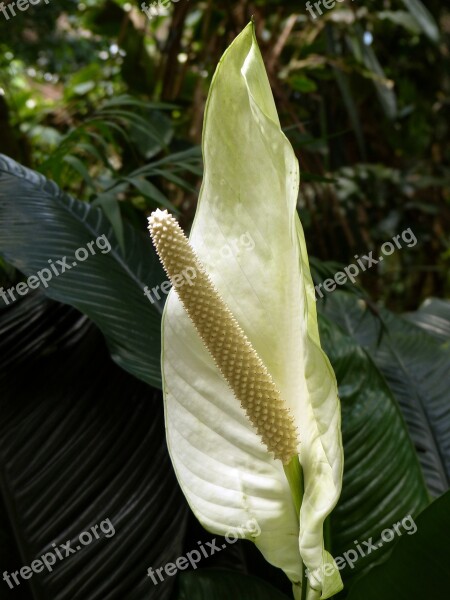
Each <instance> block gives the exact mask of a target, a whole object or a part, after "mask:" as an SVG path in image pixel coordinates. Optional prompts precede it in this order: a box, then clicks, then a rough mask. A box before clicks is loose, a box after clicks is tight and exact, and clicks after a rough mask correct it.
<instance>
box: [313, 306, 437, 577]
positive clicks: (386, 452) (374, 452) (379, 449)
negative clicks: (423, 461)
mask: <svg viewBox="0 0 450 600" xmlns="http://www.w3.org/2000/svg"><path fill="white" fill-rule="evenodd" d="M320 323H321V339H322V343H323V345H324V348H325V351H326V353H327V354H328V356H329V358H330V361H331V363H332V365H333V368H334V370H335V372H336V377H337V381H338V385H339V396H340V398H341V402H342V435H343V441H344V481H343V489H342V494H341V498H340V500H339V502H338V505H337V507H336V509H335V510H334V512H333V513H332V521H331V522H332V553H333V556H334V557H335V559H336V557H341V558H342V560H341V561H338V563H337V564H338V567H341V568H342V569H343V570H342V571H341V575H342V577H343V579H344V583H346V584H347V585H348V584H349V583H351V582H352V580H353V577H354V576H355V575H357V574H360V573H361V572H364V571H365V570H367V569H368V568H369V567H370V566H371V565H373V563H374V562H375V563H377V562H379V561H382V560H384V559H385V558H386V556H387V554H388V553H389V551H390V549H391V548H390V546H389V544H388V543H387V544H386V543H384V544H383V543H382V547H379V548H377V551H376V552H373V553H371V554H370V555H369V554H367V555H366V556H360V555H359V554H358V551H357V547H356V544H355V542H357V543H359V544H360V545H361V547H362V548H363V549H364V548H365V544H364V541H368V540H369V539H370V538H373V541H374V543H376V544H380V543H381V540H380V535H381V533H382V531H384V529H387V528H392V526H393V525H394V524H395V523H397V522H398V521H401V520H402V519H403V518H404V517H405V516H407V515H409V514H412V515H416V514H417V513H418V512H419V511H420V510H421V509H422V508H424V506H426V505H427V503H428V496H427V490H426V487H425V484H424V481H423V477H422V473H421V471H420V465H419V462H418V460H417V457H416V454H415V452H414V447H413V445H412V443H411V441H410V439H409V436H408V431H407V428H406V425H405V423H404V421H403V418H402V416H401V413H400V411H399V409H398V407H397V404H396V402H395V400H394V398H393V397H392V394H391V392H390V391H389V388H388V387H387V385H386V383H385V381H384V379H383V377H382V376H381V374H380V373H379V371H378V369H377V368H376V366H375V365H374V364H373V362H372V360H371V358H370V357H369V356H368V355H367V354H366V352H365V351H364V350H363V349H362V348H360V347H359V346H358V345H357V344H356V343H355V342H354V341H353V340H352V339H351V338H350V337H348V336H346V335H345V334H344V333H342V332H341V331H340V330H339V328H338V327H337V326H336V325H333V326H332V325H331V323H330V322H329V321H327V320H326V319H325V318H324V317H321V320H320ZM346 552H349V554H348V556H349V558H350V560H347V561H346V556H347V555H346V554H345V553H346ZM355 554H356V558H355ZM352 557H353V560H352ZM343 561H344V562H343Z"/></svg>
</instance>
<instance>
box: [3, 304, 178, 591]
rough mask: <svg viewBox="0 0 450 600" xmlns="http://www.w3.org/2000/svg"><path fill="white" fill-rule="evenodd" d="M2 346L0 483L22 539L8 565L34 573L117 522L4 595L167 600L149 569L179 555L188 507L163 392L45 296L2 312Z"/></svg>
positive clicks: (169, 582) (169, 584)
mask: <svg viewBox="0 0 450 600" xmlns="http://www.w3.org/2000/svg"><path fill="white" fill-rule="evenodd" d="M0 349H1V360H2V366H4V365H5V364H7V370H6V371H4V372H3V373H2V375H1V378H0V398H1V404H0V413H1V419H0V477H1V489H2V495H3V500H4V503H5V506H6V516H7V518H8V520H9V523H10V524H11V527H12V530H13V532H14V545H13V546H12V547H11V548H10V552H11V555H12V558H11V559H10V561H9V563H8V564H7V565H5V568H7V569H8V572H9V573H11V572H13V571H17V570H19V569H20V568H21V567H22V566H26V565H30V564H31V563H32V562H33V561H34V560H37V559H39V557H41V556H42V555H43V554H44V553H47V552H51V551H53V550H54V546H52V544H56V547H57V548H58V547H59V546H60V544H66V542H67V541H68V540H70V541H71V548H74V549H76V548H77V546H80V541H79V536H80V534H81V533H83V532H88V531H89V530H90V528H91V527H93V526H95V525H97V526H98V525H100V524H101V523H102V522H105V521H106V520H107V519H109V520H110V523H112V526H113V528H114V530H115V533H114V534H113V535H108V536H106V535H101V536H100V538H99V539H95V538H94V539H93V541H92V543H90V544H87V545H85V546H83V547H81V549H80V550H79V551H77V552H76V553H71V554H70V556H68V557H67V558H64V560H59V559H58V560H57V561H56V564H55V565H54V567H53V571H52V572H51V573H49V572H48V571H47V570H46V569H44V571H42V572H40V573H34V575H33V576H32V577H31V578H30V579H28V580H24V579H21V584H20V586H19V587H20V589H19V590H18V589H17V587H16V589H14V590H9V589H8V586H7V584H6V582H2V592H3V593H4V594H5V595H6V594H8V595H7V596H6V597H7V598H10V597H12V595H14V594H15V593H16V592H19V593H22V594H24V596H23V598H24V600H31V599H32V600H48V599H50V598H51V600H67V599H68V598H71V599H73V600H77V599H83V600H107V599H108V600H124V599H126V600H144V599H146V600H148V599H152V598H153V599H155V600H156V599H158V600H161V599H168V598H169V597H170V595H171V592H172V588H173V583H174V580H173V579H172V578H170V577H169V578H166V580H165V581H164V582H163V583H160V584H159V585H158V586H155V585H154V584H153V583H152V581H151V579H150V578H149V577H148V576H147V569H148V568H149V567H154V568H159V567H161V566H164V565H165V564H166V563H167V562H172V561H174V560H175V559H176V558H177V557H178V556H180V554H181V551H182V542H183V537H184V532H185V522H186V519H185V517H186V509H187V506H186V503H185V501H184V499H183V498H182V496H181V494H180V492H179V488H178V486H177V484H176V480H175V477H174V475H173V471H172V469H171V466H170V461H169V457H168V454H167V448H166V445H165V440H164V423H163V414H162V412H163V410H162V408H163V407H162V399H161V394H160V392H158V391H156V390H153V389H152V388H150V387H149V386H147V385H146V384H143V383H142V382H139V381H138V380H136V379H135V378H133V377H131V376H130V375H128V374H126V373H125V372H124V371H123V370H121V369H119V368H118V367H117V366H116V365H114V363H113V362H112V361H111V360H110V358H109V356H108V353H107V350H106V347H105V344H104V341H103V339H102V336H101V334H100V333H99V332H98V330H97V329H96V328H95V327H94V326H93V325H92V324H90V323H89V322H88V321H87V319H86V317H82V316H80V315H79V313H78V312H77V311H75V310H74V309H73V308H69V307H64V306H61V305H58V304H56V303H53V302H49V301H47V300H45V298H44V297H43V296H41V295H35V296H34V297H33V296H32V297H28V298H24V299H22V300H20V301H19V302H18V303H16V304H15V305H12V306H10V307H8V308H6V309H3V310H2V311H1V313H0ZM104 529H105V530H107V531H106V533H109V534H110V533H111V532H112V529H111V528H110V527H109V525H108V526H106V524H105V525H104ZM97 531H100V530H99V529H97ZM92 537H93V536H92ZM84 539H86V537H84ZM9 543H11V538H10V542H9ZM16 548H17V550H18V553H20V558H19V557H18V556H17V555H16V556H15V557H14V553H15V550H16ZM62 553H63V556H64V555H65V550H62ZM49 560H50V561H51V559H49ZM6 590H7V591H6ZM2 597H3V596H2Z"/></svg>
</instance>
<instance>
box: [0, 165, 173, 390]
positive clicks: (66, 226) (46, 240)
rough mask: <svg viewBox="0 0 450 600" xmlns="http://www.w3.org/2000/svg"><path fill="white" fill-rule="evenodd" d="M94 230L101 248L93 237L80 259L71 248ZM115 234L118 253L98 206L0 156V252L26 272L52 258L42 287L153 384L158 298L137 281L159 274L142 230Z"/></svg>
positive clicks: (156, 380)
mask: <svg viewBox="0 0 450 600" xmlns="http://www.w3.org/2000/svg"><path fill="white" fill-rule="evenodd" d="M101 236H104V238H103V241H102V242H100V243H99V245H100V246H101V247H102V248H103V250H101V249H100V248H99V247H97V244H96V243H94V244H93V246H92V248H93V249H94V251H95V254H92V252H91V251H90V250H89V251H88V255H89V256H88V258H86V259H85V260H84V261H83V262H81V261H80V260H78V261H77V260H76V259H75V252H76V251H77V250H78V249H79V248H84V249H85V250H86V251H87V247H88V244H89V243H93V242H96V240H97V239H98V238H100V237H101ZM123 236H124V244H125V248H126V251H125V253H124V252H122V250H121V248H120V246H119V244H118V243H117V241H116V238H115V236H114V233H113V231H112V229H111V226H110V224H109V223H108V221H107V219H106V218H105V217H104V215H103V213H102V212H101V211H100V209H98V208H92V207H91V206H89V205H88V204H86V203H84V202H80V201H78V200H75V199H73V198H71V197H70V196H68V195H67V194H64V193H63V192H61V190H60V189H59V188H58V187H57V186H56V185H55V184H54V183H52V182H51V181H48V180H47V179H45V178H44V177H43V176H42V175H40V174H38V173H35V172H33V171H30V170H29V169H26V168H24V167H22V166H20V165H18V164H17V163H16V162H14V161H13V160H11V159H9V158H7V157H6V156H2V155H0V254H1V255H2V256H4V257H5V258H6V260H8V261H9V262H10V263H11V264H13V265H14V266H15V267H16V268H17V269H19V270H20V271H22V272H23V273H25V274H26V275H27V276H32V275H34V276H35V275H36V274H37V273H38V271H40V270H42V269H47V271H48V272H49V273H50V275H51V274H52V272H51V271H50V264H49V261H53V265H54V266H55V267H56V268H57V269H58V273H59V274H58V275H56V274H53V276H52V278H51V280H50V281H49V282H48V284H47V286H48V287H44V285H42V284H41V285H40V288H41V289H42V291H43V292H44V293H45V294H46V295H47V296H49V297H50V298H53V299H55V300H59V301H60V302H64V303H66V304H71V305H72V306H75V307H76V308H78V309H79V310H80V311H81V312H83V313H85V314H86V315H88V316H89V317H90V318H91V319H92V320H93V321H94V322H95V323H96V324H97V325H98V327H99V328H100V329H101V331H102V332H103V333H104V335H105V337H106V339H107V342H108V345H109V348H110V351H111V354H112V356H113V359H114V360H115V361H116V362H117V364H119V365H120V366H121V367H122V368H124V369H126V370H127V371H129V372H130V373H133V375H136V376H137V377H139V378H140V379H142V380H144V381H146V382H148V383H150V384H153V385H156V386H158V387H159V386H160V385H161V379H160V364H159V356H160V322H161V321H160V318H161V315H160V311H161V304H160V303H158V302H154V303H153V304H152V303H151V302H150V301H149V300H148V299H147V298H146V297H145V296H144V287H145V286H148V287H149V288H150V289H151V288H152V287H154V286H155V285H157V284H159V283H160V282H161V281H162V280H163V279H164V276H163V272H162V270H161V268H160V266H159V262H158V260H157V258H156V255H155V253H154V250H153V247H152V245H151V242H150V241H149V240H148V239H146V238H145V236H144V235H143V234H141V233H140V232H137V231H136V230H135V229H133V228H132V227H131V226H130V225H128V224H125V226H124V232H123ZM105 239H106V241H107V242H109V244H110V246H111V250H110V251H109V252H106V250H107V244H106V243H105V241H104V240H105ZM103 251H104V252H105V253H103ZM83 256H84V254H83ZM63 257H67V264H68V267H69V268H68V269H66V270H65V272H64V273H63V272H62V270H63V267H62V266H60V265H59V263H58V262H57V261H58V260H61V259H62V258H63ZM74 262H76V263H77V265H76V266H73V263H74ZM69 269H70V270H69ZM46 276H47V275H45V273H44V278H45V277H46ZM26 293H29V292H26ZM15 296H16V297H18V294H17V293H16V294H15ZM7 298H8V297H7ZM0 302H1V303H2V304H4V300H0Z"/></svg>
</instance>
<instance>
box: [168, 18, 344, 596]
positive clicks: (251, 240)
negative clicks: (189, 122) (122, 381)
mask: <svg viewBox="0 0 450 600" xmlns="http://www.w3.org/2000/svg"><path fill="white" fill-rule="evenodd" d="M203 155H204V162H205V173H204V179H203V185H202V189H201V193H200V198H199V203H198V209H197V213H196V216H195V220H194V224H193V227H192V231H191V235H190V243H191V245H192V247H193V248H194V249H195V252H196V254H197V255H198V256H199V258H200V260H201V262H202V264H204V265H205V268H206V270H207V273H208V275H209V277H210V279H211V281H212V282H213V283H214V286H215V288H216V289H217V290H218V293H219V294H220V296H221V297H222V298H223V300H224V302H225V303H226V305H227V306H228V307H229V309H230V310H231V312H232V314H233V315H234V317H235V318H236V320H237V322H238V323H239V326H240V327H241V328H242V330H243V332H244V333H245V335H246V336H247V337H248V339H249V340H250V342H251V345H252V346H253V348H254V349H255V350H256V352H257V354H258V356H259V357H260V358H261V360H262V361H263V363H264V365H265V366H266V367H267V370H268V372H269V373H270V376H271V378H272V379H273V381H274V383H275V386H276V388H277V389H278V390H279V392H280V396H281V398H282V399H283V401H284V402H285V403H286V407H287V408H288V410H289V411H290V413H291V414H292V415H293V417H294V423H295V426H296V428H297V430H298V433H299V439H300V444H299V449H300V450H299V457H300V462H301V465H302V468H303V474H304V480H305V491H304V498H303V503H302V507H301V511H300V515H297V514H296V512H295V508H294V504H293V501H292V497H291V493H290V489H289V484H288V482H287V480H286V476H285V473H284V470H283V465H282V462H281V461H280V460H277V459H276V458H274V456H273V454H272V453H271V452H269V451H268V449H267V447H266V446H265V445H264V444H263V443H262V441H261V437H260V435H259V434H258V432H257V430H256V428H255V426H254V425H253V424H252V423H251V421H250V420H249V418H248V417H247V415H246V412H245V410H244V408H243V407H242V406H241V405H240V403H239V401H238V400H237V398H236V396H235V395H234V393H233V390H232V389H231V387H230V385H229V384H228V383H227V381H226V379H225V377H224V376H223V374H222V373H221V372H220V369H219V367H218V366H217V364H216V363H215V362H214V360H213V358H212V356H211V354H210V353H209V351H208V349H207V348H206V346H205V344H204V343H203V341H202V339H201V337H200V335H199V333H198V331H197V330H196V329H195V326H194V325H193V323H192V321H191V320H190V318H189V316H188V314H187V312H186V310H185V309H184V307H183V305H182V303H181V301H180V299H179V298H178V297H177V295H176V293H175V291H171V292H170V294H169V297H168V300H167V303H166V308H165V312H164V317H163V351H162V368H163V385H164V398H165V414H166V428H167V441H168V446H169V452H170V455H171V458H172V461H173V464H174V468H175V472H176V474H177V477H178V480H179V482H180V485H181V487H182V489H183V491H184V493H185V495H186V498H187V500H188V502H189V504H190V506H191V508H192V510H193V511H194V513H195V514H196V516H197V517H198V519H199V520H200V521H201V523H202V524H203V525H204V526H205V527H206V528H207V529H208V530H210V531H212V532H214V533H217V534H222V535H224V534H226V533H227V532H228V531H230V530H235V528H238V527H241V528H243V529H244V530H245V524H246V523H248V522H249V520H250V519H256V521H257V522H258V524H259V527H260V529H261V534H260V535H259V536H258V537H257V538H254V541H255V543H256V545H257V546H258V547H259V549H260V550H261V552H262V553H263V554H264V556H265V557H266V559H267V560H268V561H269V562H271V563H272V564H273V565H276V566H278V567H280V568H282V569H283V570H284V571H285V572H286V574H287V575H288V576H289V578H290V579H291V580H292V581H293V582H299V581H300V580H301V568H302V560H303V561H304V562H305V564H306V566H307V567H308V569H309V570H310V571H312V572H314V575H313V576H312V578H311V584H312V587H313V588H314V589H315V590H316V591H314V590H313V591H311V593H310V598H319V597H320V594H321V592H322V591H323V590H326V591H325V593H324V595H323V596H322V597H324V598H327V597H329V596H330V595H331V594H332V593H333V592H335V591H336V587H338V584H337V583H336V580H338V579H339V578H338V577H334V576H333V577H331V578H329V580H327V577H325V575H324V574H323V570H322V566H323V563H324V561H326V560H327V554H326V553H325V552H324V550H323V522H324V519H325V517H326V516H327V515H328V514H329V513H330V511H331V510H332V508H333V507H334V505H335V503H336V501H337V499H338V497H339V493H340V489H341V480H342V443H341V434H340V407H339V400H338V397H337V388H336V381H335V378H334V373H333V371H332V369H331V367H330V364H329V362H328V360H327V358H326V357H325V355H324V354H323V352H322V351H321V349H320V342H319V335H318V328H317V317H316V312H315V304H314V290H313V286H312V282H311V277H310V273H309V267H308V259H307V255H306V246H305V241H304V237H303V231H302V228H301V225H300V222H299V220H298V217H297V214H296V201H297V194H298V186H299V174H298V163H297V160H296V158H295V155H294V152H293V150H292V148H291V146H290V144H289V142H288V141H287V139H286V138H285V136H284V135H283V133H282V131H281V129H280V124H279V120H278V116H277V113H276V109H275V105H274V101H273V97H272V93H271V90H270V86H269V82H268V79H267V75H266V72H265V69H264V64H263V61H262V58H261V55H260V52H259V49H258V46H257V44H256V41H255V38H254V32H253V26H252V25H249V26H248V27H247V28H246V29H245V30H244V31H243V32H242V33H241V34H240V35H239V36H238V37H237V38H236V40H235V41H234V42H233V44H232V45H231V46H230V48H229V49H228V50H227V52H226V53H225V55H224V56H223V58H222V60H221V62H220V64H219V66H218V69H217V71H216V74H215V76H214V79H213V82H212V85H211V90H210V93H209V97H208V102H207V107H206V114H205V123H204V132H203ZM185 285H189V284H188V283H187V282H185ZM299 485H300V482H299ZM299 519H300V527H299ZM253 535H254V534H252V533H251V532H248V533H247V534H246V537H248V538H249V539H252V537H253ZM323 579H325V580H326V581H322V580H323Z"/></svg>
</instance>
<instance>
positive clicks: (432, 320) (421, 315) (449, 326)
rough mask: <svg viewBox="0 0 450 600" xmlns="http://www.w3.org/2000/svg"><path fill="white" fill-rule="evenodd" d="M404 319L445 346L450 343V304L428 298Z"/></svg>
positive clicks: (446, 301)
mask: <svg viewBox="0 0 450 600" xmlns="http://www.w3.org/2000/svg"><path fill="white" fill-rule="evenodd" d="M405 318H406V319H408V321H411V323H414V324H415V325H418V326H419V327H421V328H422V329H424V330H425V331H426V332H427V333H429V334H430V335H432V336H433V337H434V338H436V339H437V340H439V341H440V342H441V343H442V344H444V345H445V346H448V345H449V343H450V302H449V301H448V300H439V299H438V298H429V299H428V300H425V302H424V303H423V304H422V306H421V307H420V308H419V310H417V311H416V312H413V313H408V314H406V315H405Z"/></svg>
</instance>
